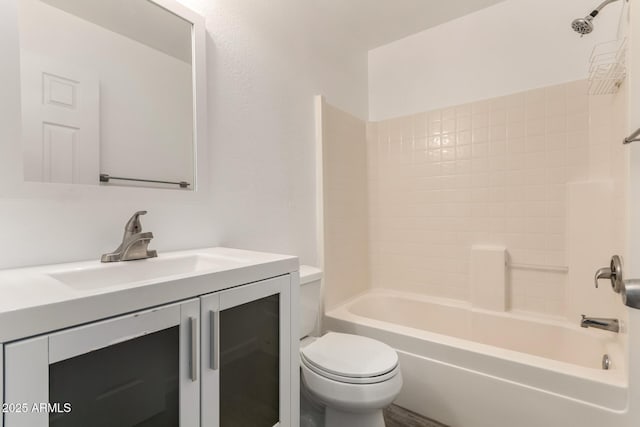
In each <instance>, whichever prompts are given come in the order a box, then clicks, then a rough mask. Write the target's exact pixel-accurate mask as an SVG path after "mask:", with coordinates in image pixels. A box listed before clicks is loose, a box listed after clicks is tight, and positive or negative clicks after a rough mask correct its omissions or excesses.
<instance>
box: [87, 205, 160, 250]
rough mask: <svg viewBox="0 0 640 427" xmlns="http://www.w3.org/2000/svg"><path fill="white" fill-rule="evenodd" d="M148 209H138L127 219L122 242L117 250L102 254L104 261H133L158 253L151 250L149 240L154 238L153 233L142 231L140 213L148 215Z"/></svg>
mask: <svg viewBox="0 0 640 427" xmlns="http://www.w3.org/2000/svg"><path fill="white" fill-rule="evenodd" d="M146 213H147V211H138V212H136V213H135V214H133V216H132V217H131V218H130V219H129V221H127V224H126V225H125V227H124V235H123V236H122V243H121V244H120V246H118V249H116V250H115V251H113V252H111V253H108V254H104V255H102V257H101V259H100V261H102V262H118V261H133V260H136V259H146V258H154V257H157V256H158V253H157V252H156V251H154V250H149V249H148V246H149V242H150V241H151V239H153V233H151V232H146V233H143V232H142V224H141V223H140V215H146Z"/></svg>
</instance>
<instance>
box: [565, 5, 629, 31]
mask: <svg viewBox="0 0 640 427" xmlns="http://www.w3.org/2000/svg"><path fill="white" fill-rule="evenodd" d="M616 1H618V0H605V1H604V2H602V4H600V6H598V7H596V8H595V9H594V10H593V12H591V13H590V14H589V15H587V16H585V17H584V18H578V19H575V20H574V21H573V22H572V23H571V28H573V31H575V32H576V33H578V34H580V35H581V36H584V35H585V34H589V33H590V32H592V31H593V18H595V17H596V16H598V14H599V13H600V11H601V10H602V9H604V7H605V6H607V5H608V4H609V3H613V2H616ZM627 1H628V0H627Z"/></svg>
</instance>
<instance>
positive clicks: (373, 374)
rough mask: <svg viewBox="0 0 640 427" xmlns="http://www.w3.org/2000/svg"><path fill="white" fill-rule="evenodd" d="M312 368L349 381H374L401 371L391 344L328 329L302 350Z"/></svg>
mask: <svg viewBox="0 0 640 427" xmlns="http://www.w3.org/2000/svg"><path fill="white" fill-rule="evenodd" d="M300 360H301V362H302V363H303V364H304V366H306V367H307V368H308V369H310V370H311V371H313V372H315V373H316V374H318V375H321V376H323V377H325V378H328V379H331V380H334V381H338V382H341V383H347V384H375V383H380V382H384V381H387V380H389V379H391V378H393V377H394V376H395V375H396V374H397V373H398V371H399V366H398V355H397V353H396V352H395V350H394V349H393V348H391V347H389V346H388V345H386V344H384V343H381V342H379V341H376V340H373V339H371V338H367V337H362V336H359V335H349V334H339V333H335V332H329V333H327V334H326V335H324V336H322V337H321V338H318V339H316V340H314V341H313V342H312V343H310V344H308V345H306V346H304V347H303V348H302V349H301V350H300Z"/></svg>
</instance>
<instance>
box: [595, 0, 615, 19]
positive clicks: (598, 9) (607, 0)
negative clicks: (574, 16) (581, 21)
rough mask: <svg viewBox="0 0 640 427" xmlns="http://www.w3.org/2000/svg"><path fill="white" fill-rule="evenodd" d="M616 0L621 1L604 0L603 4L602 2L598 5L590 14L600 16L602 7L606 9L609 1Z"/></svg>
mask: <svg viewBox="0 0 640 427" xmlns="http://www.w3.org/2000/svg"><path fill="white" fill-rule="evenodd" d="M616 1H619V0H605V1H603V2H602V4H600V6H598V7H596V8H595V9H593V12H591V13H590V14H589V15H590V16H591V17H592V18H595V17H596V16H598V14H599V13H600V11H601V10H602V9H604V8H605V7H606V6H607V5H608V4H609V3H613V2H616Z"/></svg>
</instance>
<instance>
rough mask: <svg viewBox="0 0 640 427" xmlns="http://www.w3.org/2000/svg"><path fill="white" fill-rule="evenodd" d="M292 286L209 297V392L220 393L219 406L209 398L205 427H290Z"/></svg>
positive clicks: (274, 283)
mask: <svg viewBox="0 0 640 427" xmlns="http://www.w3.org/2000/svg"><path fill="white" fill-rule="evenodd" d="M288 283H289V279H288V277H286V278H275V279H270V280H267V281H264V282H258V283H256V284H253V285H248V286H243V287H241V288H236V289H233V290H229V291H224V292H221V293H220V294H219V295H218V294H216V295H212V296H209V297H203V299H202V309H203V311H202V314H201V315H202V317H203V319H206V318H207V317H208V319H209V321H206V320H204V322H205V323H204V327H203V331H204V328H207V332H206V335H208V337H209V340H208V344H209V345H208V348H204V349H203V360H205V361H208V365H209V366H208V367H207V368H203V390H205V389H206V390H209V391H210V394H209V395H208V396H210V398H214V397H213V396H215V394H216V393H215V391H216V390H217V395H218V399H217V402H215V403H210V402H209V401H207V400H206V399H205V396H204V395H203V426H207V427H233V426H254V427H272V426H288V425H290V424H289V413H290V407H289V406H290V403H289V402H290V387H289V376H290V372H289V359H290V340H289V339H288V337H289V328H290V325H289V322H290V320H289V308H288V307H289V293H288ZM203 343H205V339H203ZM204 345H206V344H204ZM204 345H203V347H204ZM214 406H215V407H216V411H214V410H208V408H213V407H214ZM205 414H206V415H205Z"/></svg>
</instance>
